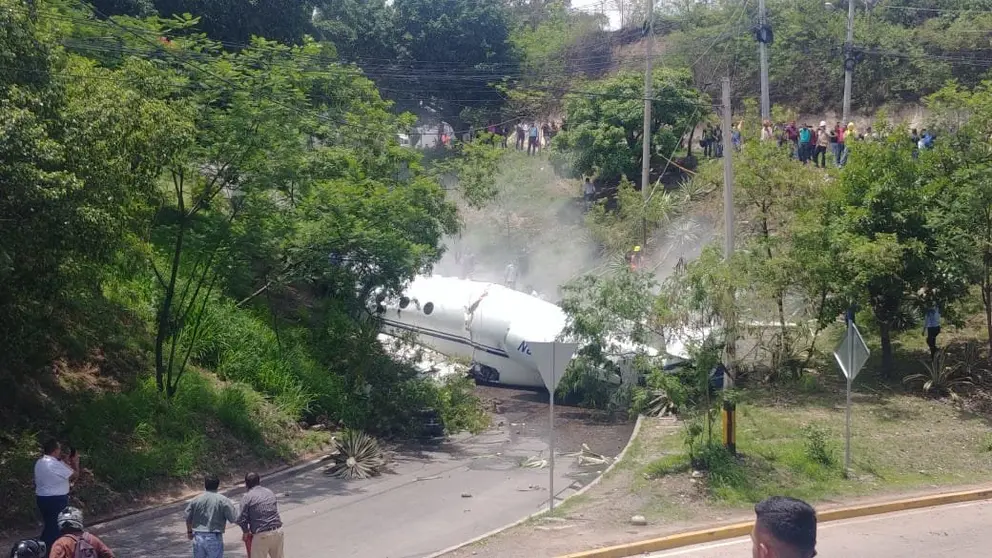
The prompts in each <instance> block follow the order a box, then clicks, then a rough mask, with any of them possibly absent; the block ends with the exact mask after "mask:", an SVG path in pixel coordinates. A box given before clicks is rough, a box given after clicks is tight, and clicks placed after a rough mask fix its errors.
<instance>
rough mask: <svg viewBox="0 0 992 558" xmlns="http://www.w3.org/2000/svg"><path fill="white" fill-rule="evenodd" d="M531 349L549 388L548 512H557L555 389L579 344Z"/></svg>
mask: <svg viewBox="0 0 992 558" xmlns="http://www.w3.org/2000/svg"><path fill="white" fill-rule="evenodd" d="M527 345H528V347H530V352H531V355H532V356H533V357H534V362H536V363H537V370H538V371H539V372H540V373H541V379H542V380H544V385H545V386H546V387H547V388H548V400H549V401H550V402H551V403H550V405H549V408H550V413H551V416H550V419H551V420H550V423H549V428H548V465H549V468H550V474H549V476H548V493H549V494H548V510H549V511H554V510H555V389H557V388H558V382H560V381H561V377H562V376H564V375H565V368H566V367H567V366H568V363H569V362H570V361H571V360H572V355H574V354H575V351H576V350H578V348H579V344H578V343H558V342H556V341H552V342H540V343H537V342H535V343H527Z"/></svg>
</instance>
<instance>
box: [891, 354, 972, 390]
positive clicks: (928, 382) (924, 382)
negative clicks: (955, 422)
mask: <svg viewBox="0 0 992 558" xmlns="http://www.w3.org/2000/svg"><path fill="white" fill-rule="evenodd" d="M920 362H922V363H923V367H924V368H926V372H925V373H919V374H910V375H909V376H906V377H905V378H903V379H902V381H903V382H905V383H907V384H920V386H921V387H922V388H923V393H924V394H926V395H934V396H937V397H948V396H950V397H952V398H956V397H957V393H956V392H955V391H954V390H955V388H959V387H962V386H970V385H971V384H972V377H971V374H970V372H969V370H968V369H967V364H966V363H965V362H948V358H947V351H939V352H938V353H937V354H936V355H935V356H934V358H933V360H930V361H927V360H922V361H920Z"/></svg>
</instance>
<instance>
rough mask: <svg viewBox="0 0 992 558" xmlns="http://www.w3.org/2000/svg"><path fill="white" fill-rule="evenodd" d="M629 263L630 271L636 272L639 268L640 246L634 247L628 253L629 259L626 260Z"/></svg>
mask: <svg viewBox="0 0 992 558" xmlns="http://www.w3.org/2000/svg"><path fill="white" fill-rule="evenodd" d="M628 261H629V262H630V270H631V271H637V269H638V268H639V267H641V247H640V245H638V246H634V249H633V250H631V251H630V257H629V258H628Z"/></svg>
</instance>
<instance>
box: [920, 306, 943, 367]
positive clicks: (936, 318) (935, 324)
mask: <svg viewBox="0 0 992 558" xmlns="http://www.w3.org/2000/svg"><path fill="white" fill-rule="evenodd" d="M923 335H925V336H926V338H927V347H929V348H930V358H935V357H936V356H937V351H938V350H939V349H938V348H937V336H938V335H940V309H939V308H937V305H936V304H934V305H933V306H931V307H930V309H929V310H927V311H926V314H924V315H923Z"/></svg>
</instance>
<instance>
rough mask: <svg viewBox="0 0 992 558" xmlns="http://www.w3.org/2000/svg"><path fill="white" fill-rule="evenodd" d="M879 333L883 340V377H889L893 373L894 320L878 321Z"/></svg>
mask: <svg viewBox="0 0 992 558" xmlns="http://www.w3.org/2000/svg"><path fill="white" fill-rule="evenodd" d="M878 334H879V337H880V338H881V341H882V377H883V378H889V377H891V375H892V365H893V359H892V322H891V321H888V320H886V321H880V322H879V323H878Z"/></svg>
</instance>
